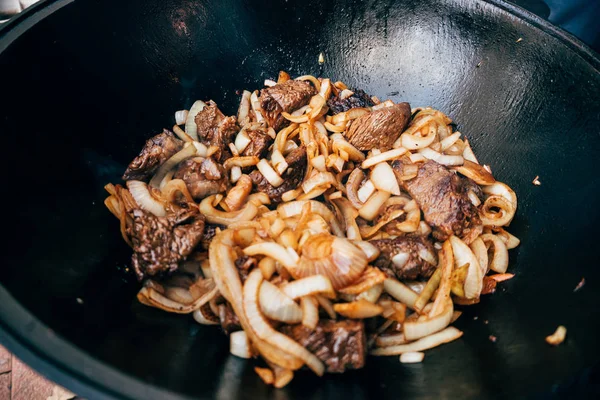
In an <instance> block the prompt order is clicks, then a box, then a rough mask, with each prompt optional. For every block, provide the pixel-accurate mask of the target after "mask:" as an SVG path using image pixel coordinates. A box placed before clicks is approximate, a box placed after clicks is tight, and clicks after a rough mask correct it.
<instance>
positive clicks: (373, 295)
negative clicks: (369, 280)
mask: <svg viewBox="0 0 600 400" xmlns="http://www.w3.org/2000/svg"><path fill="white" fill-rule="evenodd" d="M381 293H383V283H379V284H377V285H375V286H372V287H371V288H369V289H367V290H365V291H364V292H362V293H359V294H358V295H357V296H356V297H355V300H361V299H362V300H366V301H369V302H371V303H376V302H377V300H379V297H380V296H381Z"/></svg>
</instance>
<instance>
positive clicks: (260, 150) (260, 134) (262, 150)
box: [240, 128, 273, 158]
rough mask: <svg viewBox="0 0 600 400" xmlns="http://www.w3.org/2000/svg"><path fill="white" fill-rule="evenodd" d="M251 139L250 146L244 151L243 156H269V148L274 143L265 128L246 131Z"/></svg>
mask: <svg viewBox="0 0 600 400" xmlns="http://www.w3.org/2000/svg"><path fill="white" fill-rule="evenodd" d="M246 134H248V137H249V138H250V144H249V145H248V146H247V147H246V148H245V149H244V151H242V153H241V154H240V155H241V156H256V157H258V158H263V157H265V156H266V155H267V150H269V146H271V144H272V143H273V139H272V138H271V136H269V135H268V134H267V132H266V131H265V129H264V128H258V129H248V130H247V131H246Z"/></svg>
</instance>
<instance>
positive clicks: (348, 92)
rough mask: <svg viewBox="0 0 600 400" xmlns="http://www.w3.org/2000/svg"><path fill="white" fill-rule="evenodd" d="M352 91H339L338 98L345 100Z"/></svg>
mask: <svg viewBox="0 0 600 400" xmlns="http://www.w3.org/2000/svg"><path fill="white" fill-rule="evenodd" d="M353 94H354V92H353V91H352V90H350V89H344V90H342V91H341V92H340V99H342V100H345V99H347V98H348V97H350V96H352V95H353Z"/></svg>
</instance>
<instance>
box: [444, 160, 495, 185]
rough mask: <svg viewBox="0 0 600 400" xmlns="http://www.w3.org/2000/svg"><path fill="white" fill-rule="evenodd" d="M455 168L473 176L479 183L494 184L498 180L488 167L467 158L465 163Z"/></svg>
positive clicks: (459, 171) (462, 173)
mask: <svg viewBox="0 0 600 400" xmlns="http://www.w3.org/2000/svg"><path fill="white" fill-rule="evenodd" d="M453 169H454V170H456V171H457V172H458V173H460V174H461V175H464V176H466V177H467V178H471V179H472V180H473V181H475V183H476V184H478V185H482V186H485V185H492V184H494V183H495V182H496V179H495V178H494V176H493V175H492V174H491V173H490V172H489V171H488V170H487V169H485V168H483V167H482V166H481V165H479V164H476V163H474V162H471V161H469V160H465V162H464V164H463V165H461V166H458V167H454V168H453Z"/></svg>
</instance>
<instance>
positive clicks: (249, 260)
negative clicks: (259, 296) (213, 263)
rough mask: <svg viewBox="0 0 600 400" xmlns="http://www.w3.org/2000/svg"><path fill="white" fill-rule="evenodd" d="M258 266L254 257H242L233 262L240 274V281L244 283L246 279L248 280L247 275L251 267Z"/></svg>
mask: <svg viewBox="0 0 600 400" xmlns="http://www.w3.org/2000/svg"><path fill="white" fill-rule="evenodd" d="M257 265H258V260H257V259H256V258H254V257H250V256H247V255H242V256H241V257H238V258H237V259H236V260H235V267H236V268H237V269H238V271H239V273H240V279H241V280H242V282H246V278H248V274H249V273H250V270H251V269H252V268H253V267H256V266H257Z"/></svg>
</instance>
